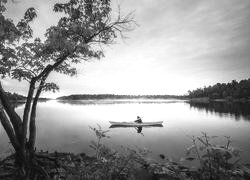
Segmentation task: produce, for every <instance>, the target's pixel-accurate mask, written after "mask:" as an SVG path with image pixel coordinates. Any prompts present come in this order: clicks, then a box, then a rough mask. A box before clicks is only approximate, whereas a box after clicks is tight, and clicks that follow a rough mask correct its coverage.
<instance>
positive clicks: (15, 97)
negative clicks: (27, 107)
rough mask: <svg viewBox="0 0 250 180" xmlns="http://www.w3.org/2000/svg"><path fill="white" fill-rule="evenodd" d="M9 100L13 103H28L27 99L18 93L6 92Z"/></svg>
mask: <svg viewBox="0 0 250 180" xmlns="http://www.w3.org/2000/svg"><path fill="white" fill-rule="evenodd" d="M5 93H6V95H7V97H8V99H9V100H11V101H26V97H25V96H23V95H20V94H17V93H11V92H5ZM39 100H40V101H46V100H49V98H44V97H40V98H39Z"/></svg>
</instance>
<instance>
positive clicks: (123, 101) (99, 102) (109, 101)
mask: <svg viewBox="0 0 250 180" xmlns="http://www.w3.org/2000/svg"><path fill="white" fill-rule="evenodd" d="M57 102H59V103H62V104H70V105H102V104H103V105H108V104H134V103H136V104H161V103H178V102H183V100H178V99H165V100H152V99H118V100H117V99H116V100H113V99H105V100H57Z"/></svg>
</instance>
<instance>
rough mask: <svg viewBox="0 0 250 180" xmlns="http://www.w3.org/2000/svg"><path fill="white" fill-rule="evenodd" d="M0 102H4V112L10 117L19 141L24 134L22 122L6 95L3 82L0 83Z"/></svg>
mask: <svg viewBox="0 0 250 180" xmlns="http://www.w3.org/2000/svg"><path fill="white" fill-rule="evenodd" d="M0 100H1V102H2V105H3V107H4V110H5V111H6V113H7V114H8V116H9V119H10V121H11V124H12V126H13V128H14V130H15V134H16V137H17V139H18V140H19V138H20V136H21V134H22V133H21V132H22V120H21V118H20V117H19V116H18V114H17V113H16V112H15V110H14V108H13V107H12V106H11V103H10V102H9V100H8V98H7V96H6V95H5V92H4V90H3V88H2V85H1V81H0Z"/></svg>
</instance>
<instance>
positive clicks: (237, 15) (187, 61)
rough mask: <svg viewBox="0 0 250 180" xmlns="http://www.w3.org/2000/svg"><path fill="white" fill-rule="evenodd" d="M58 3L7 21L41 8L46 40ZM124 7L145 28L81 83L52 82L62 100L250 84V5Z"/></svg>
mask: <svg viewBox="0 0 250 180" xmlns="http://www.w3.org/2000/svg"><path fill="white" fill-rule="evenodd" d="M54 2H55V1H38V0H35V1H31V0H25V1H24V3H22V4H21V5H20V6H18V7H17V6H14V5H13V7H9V14H8V15H9V16H11V17H14V18H17V17H20V16H21V14H23V12H24V9H25V8H26V7H28V6H30V5H34V6H35V7H36V8H37V9H38V12H39V14H38V18H37V21H35V22H34V23H33V27H34V31H35V35H38V36H41V35H42V34H43V33H44V32H45V29H46V28H48V27H49V26H50V25H51V24H54V23H56V21H57V19H58V18H59V17H60V15H57V16H55V14H54V13H53V11H52V8H51V5H52V4H53V3H54ZM117 3H118V4H120V6H121V10H122V13H123V14H126V13H128V12H130V11H133V10H135V19H136V21H137V23H138V24H139V26H138V27H137V28H136V29H135V30H134V31H132V32H129V33H128V37H129V38H128V39H126V40H125V43H123V42H122V41H121V40H118V43H117V44H114V45H112V46H110V47H105V48H104V49H105V55H106V57H105V58H104V59H103V60H101V61H94V62H91V63H84V64H82V65H80V66H78V68H79V70H80V71H79V75H78V77H77V78H66V77H65V76H61V75H55V74H53V75H52V76H51V79H53V80H55V81H56V82H57V83H58V84H59V85H60V86H61V94H71V93H116V94H139V93H140V94H184V93H185V92H186V91H187V90H188V89H194V88H197V87H201V86H204V85H210V84H213V83H217V82H227V81H231V80H232V79H237V80H239V79H242V78H248V77H249V76H250V73H249V72H250V60H249V57H250V51H249V49H250V21H249V19H250V1H248V0H238V1H235V0H220V1H216V0H210V1H207V0H188V1H183V0H157V1H155V0H143V1H134V0H120V1H115V2H114V4H113V7H116V5H117ZM116 11H117V10H116ZM71 87H74V88H71Z"/></svg>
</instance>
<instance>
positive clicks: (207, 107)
mask: <svg viewBox="0 0 250 180" xmlns="http://www.w3.org/2000/svg"><path fill="white" fill-rule="evenodd" d="M189 104H190V107H194V108H196V109H198V110H201V111H206V112H207V113H217V114H218V115H219V116H225V115H230V116H232V117H233V118H235V119H236V120H239V119H240V118H241V117H242V118H243V119H244V120H249V121H250V103H227V102H210V103H194V102H189Z"/></svg>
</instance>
